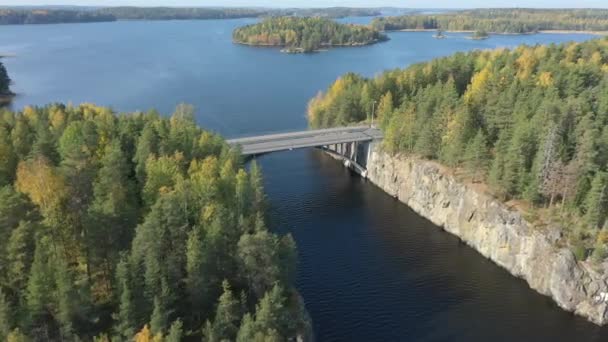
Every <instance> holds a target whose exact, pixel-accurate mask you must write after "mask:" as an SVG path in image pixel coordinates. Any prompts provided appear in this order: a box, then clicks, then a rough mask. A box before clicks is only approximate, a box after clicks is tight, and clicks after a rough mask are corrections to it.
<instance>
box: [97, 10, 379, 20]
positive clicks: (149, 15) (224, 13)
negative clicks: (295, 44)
mask: <svg viewBox="0 0 608 342" xmlns="http://www.w3.org/2000/svg"><path fill="white" fill-rule="evenodd" d="M97 12H98V13H100V14H106V15H112V16H115V17H116V18H118V19H129V20H133V19H145V20H175V19H235V18H257V17H264V16H323V17H330V18H342V17H347V16H376V15H380V12H379V11H378V10H375V9H365V8H348V7H330V8H305V9H298V8H291V9H264V8H211V7H191V8H184V7H108V8H103V9H100V10H98V11H97Z"/></svg>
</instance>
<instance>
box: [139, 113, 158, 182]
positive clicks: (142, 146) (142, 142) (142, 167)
mask: <svg viewBox="0 0 608 342" xmlns="http://www.w3.org/2000/svg"><path fill="white" fill-rule="evenodd" d="M158 140H159V137H158V135H157V133H156V131H155V130H154V125H153V123H152V122H148V123H147V124H146V125H145V126H144V128H143V130H142V131H141V136H140V137H139V139H138V140H137V147H136V152H135V156H134V157H133V162H134V163H135V174H136V176H137V181H138V183H139V188H140V189H142V188H143V187H144V184H146V163H147V161H148V158H149V157H151V156H153V155H156V154H157V153H158V144H159V142H158Z"/></svg>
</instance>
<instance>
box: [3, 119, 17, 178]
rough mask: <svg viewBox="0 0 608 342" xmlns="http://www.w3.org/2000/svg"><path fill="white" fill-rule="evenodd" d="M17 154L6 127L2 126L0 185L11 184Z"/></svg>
mask: <svg viewBox="0 0 608 342" xmlns="http://www.w3.org/2000/svg"><path fill="white" fill-rule="evenodd" d="M16 167H17V156H16V155H15V151H14V149H13V145H12V142H11V140H10V134H9V132H8V130H7V129H6V128H5V127H1V126H0V186H5V185H8V184H11V182H12V181H13V179H14V177H15V168H16Z"/></svg>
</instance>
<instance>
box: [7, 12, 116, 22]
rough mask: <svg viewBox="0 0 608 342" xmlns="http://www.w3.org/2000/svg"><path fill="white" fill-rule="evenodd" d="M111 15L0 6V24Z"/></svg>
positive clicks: (103, 18)
mask: <svg viewBox="0 0 608 342" xmlns="http://www.w3.org/2000/svg"><path fill="white" fill-rule="evenodd" d="M115 20H116V18H115V17H114V16H112V15H108V14H102V13H97V12H93V11H74V10H56V9H53V10H46V9H34V10H29V9H6V8H4V9H3V8H0V25H25V24H58V23H89V22H104V21H115Z"/></svg>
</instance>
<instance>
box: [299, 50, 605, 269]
mask: <svg viewBox="0 0 608 342" xmlns="http://www.w3.org/2000/svg"><path fill="white" fill-rule="evenodd" d="M372 115H374V116H375V117H376V118H377V122H379V123H380V126H381V128H382V130H383V131H384V133H385V138H384V142H383V147H382V148H383V149H384V150H385V151H387V152H388V153H391V154H402V155H412V156H417V157H421V158H427V159H432V160H437V161H439V162H440V163H442V164H443V165H446V166H449V167H451V169H452V170H453V171H454V172H456V174H457V175H459V176H460V177H463V179H464V180H465V181H468V182H473V183H478V184H480V185H483V186H484V187H485V188H487V190H488V191H489V192H490V193H492V194H493V195H495V196H496V197H497V198H500V199H503V200H504V201H509V203H511V204H512V205H515V206H517V207H518V208H520V209H521V210H522V211H524V213H525V215H526V217H527V219H528V220H529V221H530V222H533V223H534V226H535V227H537V228H538V229H545V228H549V227H550V228H552V229H553V228H555V227H558V228H559V229H560V236H562V238H560V239H559V241H558V242H557V243H558V244H560V245H563V246H568V247H570V248H571V250H572V251H573V252H574V253H575V255H576V256H577V258H578V259H579V260H590V261H594V262H602V261H604V260H606V258H607V256H608V220H607V216H608V38H603V39H596V40H591V41H588V42H584V43H570V44H563V45H555V44H552V45H548V46H521V47H518V48H516V49H513V50H509V49H497V50H493V51H480V50H479V51H473V52H469V53H457V54H455V55H452V56H450V57H445V58H440V59H436V60H433V61H430V62H426V63H421V64H415V65H412V66H410V67H408V68H406V69H397V70H392V71H387V72H385V73H383V74H381V75H378V76H377V77H375V78H372V79H368V78H363V77H361V76H358V75H356V74H347V75H345V76H343V77H341V78H339V79H338V80H337V81H336V82H335V83H334V84H333V85H332V86H331V87H330V88H329V89H328V90H327V91H326V92H324V93H319V94H318V95H317V96H316V97H315V98H313V99H311V101H310V103H309V107H308V118H309V122H310V125H311V126H312V127H331V126H341V125H348V124H350V123H354V122H362V121H365V120H369V119H370V118H371V116H372Z"/></svg>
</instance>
